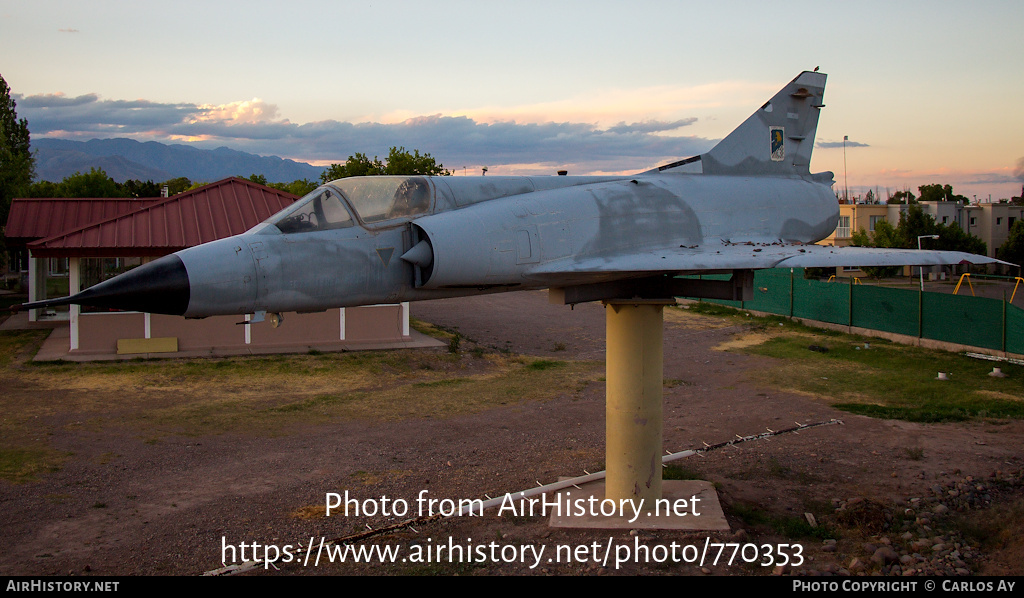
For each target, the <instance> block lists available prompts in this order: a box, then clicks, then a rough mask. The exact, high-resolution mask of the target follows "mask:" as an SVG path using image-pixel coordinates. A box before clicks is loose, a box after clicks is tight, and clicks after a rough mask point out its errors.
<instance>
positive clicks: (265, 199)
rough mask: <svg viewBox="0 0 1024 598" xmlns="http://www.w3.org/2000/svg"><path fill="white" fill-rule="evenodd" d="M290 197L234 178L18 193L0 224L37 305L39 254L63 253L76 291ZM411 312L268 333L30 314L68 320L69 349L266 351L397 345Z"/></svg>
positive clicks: (235, 225)
mask: <svg viewBox="0 0 1024 598" xmlns="http://www.w3.org/2000/svg"><path fill="white" fill-rule="evenodd" d="M296 199H297V197H296V196H294V195H292V194H290V193H285V192H283V191H278V190H276V189H272V188H270V187H266V186H263V185H259V184H256V183H253V182H251V181H248V180H245V179H241V178H230V179H225V180H222V181H219V182H216V183H212V184H209V185H205V186H203V187H199V188H196V189H193V190H191V191H186V192H184V193H180V194H178V195H175V196H173V197H169V198H151V199H132V200H126V199H15V200H14V201H13V202H12V204H11V210H10V215H9V217H8V221H7V229H6V230H7V236H8V243H9V244H10V246H12V247H16V246H18V245H19V244H24V246H25V247H26V248H27V249H28V253H29V300H30V301H36V300H40V299H44V298H46V288H47V284H46V280H47V272H48V271H49V270H51V269H52V268H49V267H43V262H42V260H45V259H49V260H50V261H51V262H53V261H54V260H63V259H67V264H68V265H67V279H68V283H67V286H68V289H67V292H69V293H76V292H78V291H79V290H81V289H83V288H88V287H89V286H92V285H94V284H97V283H99V282H101V281H103V280H106V279H107V278H111V277H113V276H115V275H117V274H119V273H121V272H123V271H125V270H128V269H131V268H132V267H134V266H137V265H139V264H141V263H144V262H147V261H150V260H152V259H156V258H158V257H161V256H164V255H167V254H170V253H173V252H175V251H179V250H181V249H185V248H186V247H193V246H195V245H200V244H202V243H206V242H209V241H214V240H217V239H222V238H225V237H230V236H232V235H237V234H241V233H243V232H245V231H247V230H249V229H250V228H252V227H254V226H256V225H257V224H259V223H260V222H263V221H264V220H266V219H267V218H269V217H270V216H271V215H273V214H275V213H276V212H278V211H280V210H282V209H284V208H285V207H287V206H289V205H291V204H292V203H293V202H294V201H295V200H296ZM61 291H63V289H61ZM51 294H52V293H51ZM56 296H63V293H62V292H61V293H58V294H56ZM32 311H33V312H37V311H40V310H32ZM346 312H347V313H346ZM408 314H409V311H408V305H400V306H399V305H392V306H373V307H366V308H349V309H347V310H345V309H340V310H339V309H334V310H328V311H326V312H320V313H316V314H296V315H290V316H289V317H288V318H287V320H288V323H287V324H286V325H284V326H281V327H280V328H276V329H275V328H271V327H270V325H269V324H268V323H263V324H246V325H244V326H236V324H238V323H239V322H241V321H242V320H241V317H240V316H221V317H211V318H204V319H202V320H187V319H185V318H182V317H180V316H165V315H158V314H141V313H134V312H109V311H98V312H92V313H89V312H83V311H82V308H80V307H79V306H77V305H72V306H70V309H69V310H68V312H67V315H63V314H56V313H49V314H39V313H31V314H30V319H31V320H32V321H35V320H37V319H44V318H46V317H47V316H49V317H57V318H67V319H68V320H69V321H70V325H71V347H70V349H71V353H72V354H76V353H78V354H88V353H114V352H118V353H140V352H141V353H151V352H168V347H171V346H173V350H174V351H180V352H192V353H195V352H197V351H198V352H202V351H209V350H212V349H226V350H233V351H236V352H246V351H247V350H251V351H254V352H255V351H264V352H271V351H272V350H273V349H274V348H275V347H276V348H287V347H292V348H295V347H307V346H308V347H313V346H319V347H324V346H329V345H331V344H333V343H352V342H363V341H371V342H378V343H379V342H399V343H400V342H402V341H406V340H408V339H409V316H408ZM245 320H246V321H248V316H246V317H245ZM172 340H173V342H172ZM129 341H131V342H129ZM157 341H160V342H157Z"/></svg>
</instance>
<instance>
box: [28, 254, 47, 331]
mask: <svg viewBox="0 0 1024 598" xmlns="http://www.w3.org/2000/svg"><path fill="white" fill-rule="evenodd" d="M39 272H40V263H39V258H37V257H33V256H32V254H29V257H28V300H29V301H39V300H40V299H41V298H42V296H41V291H45V287H43V289H40V288H39V287H40V285H39ZM44 284H45V282H44ZM38 320H39V310H38V309H30V310H28V321H29V322H35V321H38Z"/></svg>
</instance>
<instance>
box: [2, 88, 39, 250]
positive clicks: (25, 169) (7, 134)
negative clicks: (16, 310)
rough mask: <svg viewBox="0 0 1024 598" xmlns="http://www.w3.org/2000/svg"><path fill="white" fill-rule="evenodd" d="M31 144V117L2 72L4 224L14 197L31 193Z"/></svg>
mask: <svg viewBox="0 0 1024 598" xmlns="http://www.w3.org/2000/svg"><path fill="white" fill-rule="evenodd" d="M29 146H30V139H29V132H28V121H27V120H25V119H24V118H22V119H19V118H18V112H17V104H16V103H15V101H14V100H12V99H11V88H9V87H7V81H5V80H4V78H3V76H0V227H2V226H4V224H5V223H6V222H7V213H8V211H9V210H10V208H11V200H12V199H14V198H15V197H19V196H20V197H25V196H27V195H28V193H29V187H30V186H31V184H32V177H33V176H34V175H35V158H33V157H32V150H31V148H30V147H29ZM4 239H5V237H3V236H0V249H2V248H3V246H4V245H5V243H4ZM4 255H6V252H0V256H4ZM0 260H2V257H0Z"/></svg>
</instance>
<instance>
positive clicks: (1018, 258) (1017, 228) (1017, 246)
mask: <svg viewBox="0 0 1024 598" xmlns="http://www.w3.org/2000/svg"><path fill="white" fill-rule="evenodd" d="M996 257H998V258H999V259H1001V260H1004V261H1007V262H1010V263H1011V264H1017V265H1018V266H1022V265H1024V220H1018V221H1017V222H1014V223H1013V228H1011V229H1010V236H1009V237H1007V239H1006V242H1005V243H1003V245H1002V247H1000V248H999V249H998V250H996ZM1018 274H1019V270H1018Z"/></svg>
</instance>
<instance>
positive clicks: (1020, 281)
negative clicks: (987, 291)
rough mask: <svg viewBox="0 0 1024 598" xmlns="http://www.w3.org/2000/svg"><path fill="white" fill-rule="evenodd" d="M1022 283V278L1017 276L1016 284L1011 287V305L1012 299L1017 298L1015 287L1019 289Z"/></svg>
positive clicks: (1023, 280)
mask: <svg viewBox="0 0 1024 598" xmlns="http://www.w3.org/2000/svg"><path fill="white" fill-rule="evenodd" d="M1022 282H1024V278H1021V277H1020V276H1018V277H1017V283H1016V284H1014V285H1013V294H1011V295H1010V303H1013V298H1014V297H1016V296H1017V287H1019V286H1020V283H1022Z"/></svg>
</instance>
